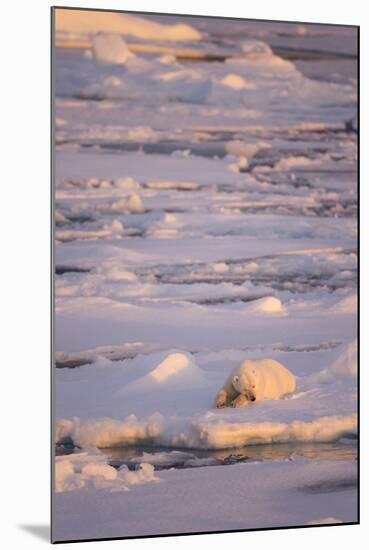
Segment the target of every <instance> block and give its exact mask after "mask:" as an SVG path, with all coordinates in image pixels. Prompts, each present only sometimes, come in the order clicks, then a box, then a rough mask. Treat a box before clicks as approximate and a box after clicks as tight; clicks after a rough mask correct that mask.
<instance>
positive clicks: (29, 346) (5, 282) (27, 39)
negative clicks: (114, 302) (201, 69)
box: [0, 0, 369, 550]
mask: <svg viewBox="0 0 369 550" xmlns="http://www.w3.org/2000/svg"><path fill="white" fill-rule="evenodd" d="M55 4H56V5H59V6H62V5H67V6H73V5H75V6H81V7H100V8H115V9H133V10H147V11H150V10H151V11H153V10H155V11H159V12H160V11H161V12H169V13H170V12H172V13H173V12H177V13H193V14H200V15H220V16H235V17H248V18H255V19H257V18H262V19H280V20H290V21H308V22H321V23H345V24H353V25H357V24H360V25H361V66H362V71H361V73H362V74H361V98H362V99H361V214H362V224H361V249H362V257H361V281H362V282H361V311H362V318H361V327H362V335H363V336H362V346H361V347H362V353H361V390H362V413H361V424H362V431H361V441H362V461H361V487H362V490H361V497H362V515H361V521H362V524H361V525H360V526H347V527H327V528H309V529H303V530H301V529H296V530H287V531H269V532H262V533H239V534H231V535H230V534H227V535H202V536H191V537H179V538H178V537H177V538H175V539H173V538H165V539H146V540H129V541H114V542H100V543H96V542H94V543H84V546H83V548H86V550H87V548H90V547H91V546H92V545H95V547H96V548H97V547H99V548H113V547H118V546H119V547H122V548H125V549H144V548H145V549H147V548H150V550H151V549H159V548H171V547H172V545H173V544H175V545H176V548H177V549H178V550H181V549H184V548H187V547H188V546H191V548H195V549H196V548H202V547H203V546H204V545H211V546H212V547H216V548H220V547H221V546H223V545H224V546H229V545H232V546H234V545H242V546H243V545H245V544H248V545H249V546H251V547H255V546H257V548H258V550H259V549H261V550H263V549H264V548H267V547H270V546H271V545H272V546H276V545H278V546H281V547H283V548H286V549H290V548H296V547H297V546H298V548H299V550H304V549H307V548H309V550H310V549H311V548H312V547H316V548H322V547H331V548H332V547H333V546H334V547H335V550H336V549H340V548H345V550H346V549H347V548H350V549H355V550H356V549H360V548H363V547H364V537H365V535H366V538H367V540H368V537H369V529H368V524H369V521H368V519H369V513H368V493H369V480H368V471H367V470H368V441H369V439H368V430H367V419H368V402H369V400H368V399H367V398H366V395H365V394H366V392H367V391H368V389H367V388H369V385H368V370H369V365H368V337H365V336H366V332H367V330H368V329H367V318H368V292H367V287H368V281H369V273H368V261H367V260H368V255H367V251H366V250H365V249H367V238H366V237H367V235H368V223H369V221H368V218H369V216H368V215H367V213H366V208H367V207H368V184H367V182H368V177H367V176H368V150H369V147H368V146H369V144H368V122H369V115H368V75H369V69H368V67H369V59H368V57H369V56H368V50H369V48H368V44H369V38H368V30H369V17H368V14H367V13H366V10H365V5H366V3H365V2H360V0H350V1H349V2H333V1H322V0H303V1H300V2H297V1H296V0H278V1H275V2H272V1H269V2H268V1H266V0H257V1H256V2H245V1H239V2H237V1H236V0H227V2H225V3H224V5H223V3H220V2H219V3H218V4H217V5H215V3H214V2H213V1H210V0H208V1H206V0H176V2H173V0H172V1H164V0H155V2H153V1H151V2H150V1H149V0H147V1H143V0H135V1H133V0H129V1H123V0H105V1H101V0H100V1H97V0H79V1H77V2H76V1H73V0H69V1H66V2H63V1H59V2H57V1H56V3H55ZM50 5H52V3H51V2H49V1H48V0H35V1H30V0H7V1H6V2H3V3H2V8H1V23H2V24H1V31H0V41H1V47H0V52H1V65H0V75H1V87H0V90H1V101H0V108H1V117H0V140H1V149H0V155H1V156H0V159H1V161H0V205H1V210H0V223H1V231H0V235H1V248H0V254H1V255H0V258H1V270H0V273H1V286H0V289H1V291H2V293H1V296H2V300H1V314H2V315H1V317H2V329H1V335H2V338H1V352H0V357H1V364H0V369H1V370H0V373H1V374H0V377H1V378H0V381H1V386H0V387H1V398H0V403H1V420H2V430H1V436H0V437H1V443H2V451H1V455H0V456H1V470H0V474H1V488H0V495H1V500H2V512H1V520H2V521H1V523H2V529H1V534H0V537H1V543H2V546H3V548H13V547H14V548H16V547H17V548H27V549H28V548H39V547H41V546H45V545H46V544H47V537H48V535H47V527H48V525H49V467H50V461H49V445H50V437H49V431H50V430H49V427H50V405H49V393H50V299H49V295H50V254H49V248H50V246H49V243H50V160H49V159H50V9H49V8H50ZM4 122H5V124H4ZM4 304H5V307H4ZM365 310H366V311H365ZM220 497H221V495H220ZM35 532H36V533H38V535H37V534H35ZM40 533H41V536H40ZM71 546H75V545H71ZM79 548H82V547H81V546H79Z"/></svg>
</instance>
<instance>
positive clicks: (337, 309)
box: [331, 294, 357, 313]
mask: <svg viewBox="0 0 369 550" xmlns="http://www.w3.org/2000/svg"><path fill="white" fill-rule="evenodd" d="M331 311H332V312H333V313H356V312H357V294H351V295H350V296H346V298H343V299H342V300H340V301H339V302H337V303H336V304H334V306H332V308H331Z"/></svg>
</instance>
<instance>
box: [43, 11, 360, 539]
mask: <svg viewBox="0 0 369 550" xmlns="http://www.w3.org/2000/svg"><path fill="white" fill-rule="evenodd" d="M354 35H355V31H354V29H352V28H349V27H347V28H345V27H342V28H338V27H337V28H334V27H324V26H314V25H304V26H301V25H295V24H283V23H265V22H264V23H261V22H250V21H248V22H242V21H233V22H231V21H227V20H210V19H203V18H183V17H175V16H173V17H172V18H166V17H164V16H162V17H158V16H148V17H144V16H141V15H140V16H138V15H131V14H123V13H121V14H120V13H109V12H102V13H98V12H84V11H83V12H78V10H77V11H75V10H71V11H68V10H58V11H57V17H56V41H57V45H58V47H57V48H56V52H55V76H56V98H55V107H56V124H55V149H56V152H55V203H56V209H55V263H56V276H55V312H56V319H55V348H56V357H55V359H56V369H55V377H54V382H55V402H54V409H55V440H56V441H55V443H56V447H57V454H58V456H57V457H56V464H55V492H56V495H55V526H54V527H55V530H54V538H55V539H57V540H67V539H80V538H94V537H114V536H115V537H117V536H132V535H147V534H158V533H176V532H196V531H208V530H219V529H221V530H223V529H225V530H232V529H242V528H256V527H269V526H273V527H275V526H285V525H305V524H328V523H340V522H343V523H347V522H351V521H356V518H357V510H356V495H357V492H356V491H357V488H356V475H357V461H356V460H355V458H356V439H357V341H356V334H357V218H356V214H357V186H356V177H357V136H356V129H355V128H356V126H355V124H356V123H355V117H356V103H357V82H356V79H355V70H354V68H353V65H354V64H355V61H354V59H353V58H354V56H355V54H356V52H355V47H356V46H355V44H356V41H355V40H356V39H355V36H354ZM312 45H315V50H316V52H317V53H316V55H318V54H319V55H320V57H319V55H318V57H317V59H316V60H315V61H314V62H313V61H311V62H310V61H309V60H307V59H306V56H305V57H304V55H302V56H301V58H300V57H299V52H301V51H304V52H306V51H309V52H311V49H312ZM288 48H294V52H295V54H294V55H295V57H296V59H295V58H291V56H289V55H288ZM286 51H287V54H286ZM332 51H336V52H337V53H336V57H335V58H334V59H332V60H331V61H330V67H327V63H326V59H325V57H324V53H325V52H330V55H332V54H331V52H332ZM319 52H320V53H319ZM347 56H348V57H347ZM350 56H351V57H350ZM292 57H293V56H292ZM314 63H315V64H314ZM266 358H270V359H275V360H277V361H279V362H281V363H282V364H283V365H285V366H286V367H287V368H288V369H289V370H290V371H291V372H292V373H293V374H294V375H295V377H296V382H297V386H296V391H295V392H294V393H292V394H291V395H288V396H286V397H284V398H282V399H278V400H274V401H261V402H255V403H252V404H250V406H247V407H241V408H238V409H231V408H226V409H219V410H218V409H216V408H214V400H215V397H216V394H217V392H218V391H219V388H221V387H222V385H223V383H224V381H225V380H226V378H227V376H228V375H229V374H230V373H231V372H232V371H233V369H234V368H235V367H236V366H238V365H239V364H240V363H241V362H242V361H243V360H245V359H255V360H258V359H266ZM67 453H69V454H67ZM213 466H214V467H213ZM228 466H229V467H228ZM178 495H181V498H179V497H178ZM220 496H221V498H220ZM281 501H283V503H284V505H283V506H282V507H281V506H280V505H279V503H280V502H281Z"/></svg>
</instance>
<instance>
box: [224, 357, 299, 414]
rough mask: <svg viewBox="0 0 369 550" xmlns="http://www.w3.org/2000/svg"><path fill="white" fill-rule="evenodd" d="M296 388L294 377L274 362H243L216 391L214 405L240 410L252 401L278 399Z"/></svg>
mask: <svg viewBox="0 0 369 550" xmlns="http://www.w3.org/2000/svg"><path fill="white" fill-rule="evenodd" d="M295 388H296V378H295V376H294V375H293V374H292V372H290V371H289V370H288V369H286V367H284V366H283V365H282V364H281V363H278V361H275V360H274V359H262V360H260V361H248V360H246V361H243V362H242V363H241V365H240V366H239V367H237V368H236V369H234V370H233V371H232V372H231V374H230V375H229V377H228V378H227V380H226V381H225V383H224V384H223V387H222V388H221V390H220V391H219V393H218V395H217V398H216V401H215V406H216V407H217V408H222V407H241V406H242V405H247V404H249V403H252V401H263V400H264V399H280V398H281V397H283V396H284V395H287V394H289V393H292V392H294V391H295Z"/></svg>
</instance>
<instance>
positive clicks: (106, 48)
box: [92, 33, 135, 65]
mask: <svg viewBox="0 0 369 550" xmlns="http://www.w3.org/2000/svg"><path fill="white" fill-rule="evenodd" d="M92 48H93V52H94V56H95V60H96V61H97V62H98V63H101V64H104V65H124V64H125V63H126V61H127V60H128V59H130V58H132V57H135V56H134V54H133V53H131V52H130V51H129V49H128V47H127V44H126V43H125V41H124V40H123V38H122V37H121V36H119V35H118V34H113V33H99V34H97V35H95V36H94V37H93V38H92Z"/></svg>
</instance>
